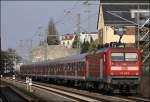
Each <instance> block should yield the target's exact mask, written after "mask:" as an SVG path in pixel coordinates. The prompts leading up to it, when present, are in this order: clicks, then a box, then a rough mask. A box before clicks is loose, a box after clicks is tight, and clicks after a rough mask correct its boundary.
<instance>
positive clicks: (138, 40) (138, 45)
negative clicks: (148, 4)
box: [136, 4, 140, 48]
mask: <svg viewBox="0 0 150 102" xmlns="http://www.w3.org/2000/svg"><path fill="white" fill-rule="evenodd" d="M138 11H139V4H138ZM139 20H140V15H139V12H137V24H138V27H137V36H136V39H137V42H136V43H137V48H140V27H139V25H140V21H139Z"/></svg>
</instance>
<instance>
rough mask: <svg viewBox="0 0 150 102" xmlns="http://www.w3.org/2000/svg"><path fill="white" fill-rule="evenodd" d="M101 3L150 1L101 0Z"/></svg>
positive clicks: (140, 1) (147, 0)
mask: <svg viewBox="0 0 150 102" xmlns="http://www.w3.org/2000/svg"><path fill="white" fill-rule="evenodd" d="M100 2H101V3H149V0H100Z"/></svg>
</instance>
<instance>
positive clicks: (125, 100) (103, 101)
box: [16, 80, 150, 102]
mask: <svg viewBox="0 0 150 102" xmlns="http://www.w3.org/2000/svg"><path fill="white" fill-rule="evenodd" d="M16 82H21V83H24V84H25V82H24V81H22V80H16ZM33 87H37V88H40V89H43V90H45V91H50V92H52V93H55V94H58V95H61V96H64V97H66V98H70V99H72V101H79V102H150V100H148V99H144V98H139V97H133V96H127V97H118V96H108V95H102V94H99V93H94V92H88V91H83V90H77V89H72V88H66V87H59V86H55V85H50V84H45V83H39V82H33Z"/></svg>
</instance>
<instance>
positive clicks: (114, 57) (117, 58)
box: [111, 53, 124, 61]
mask: <svg viewBox="0 0 150 102" xmlns="http://www.w3.org/2000/svg"><path fill="white" fill-rule="evenodd" d="M111 60H112V61H124V54H123V53H112V54H111Z"/></svg>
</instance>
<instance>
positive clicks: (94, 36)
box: [80, 33, 98, 43]
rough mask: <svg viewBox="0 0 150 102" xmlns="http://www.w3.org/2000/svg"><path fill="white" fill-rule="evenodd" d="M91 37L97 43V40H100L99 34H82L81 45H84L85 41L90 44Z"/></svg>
mask: <svg viewBox="0 0 150 102" xmlns="http://www.w3.org/2000/svg"><path fill="white" fill-rule="evenodd" d="M91 37H92V38H93V40H94V41H95V40H96V39H98V34H97V33H90V34H88V33H86V34H83V33H80V41H81V43H83V42H84V40H85V41H89V42H90V40H91Z"/></svg>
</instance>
